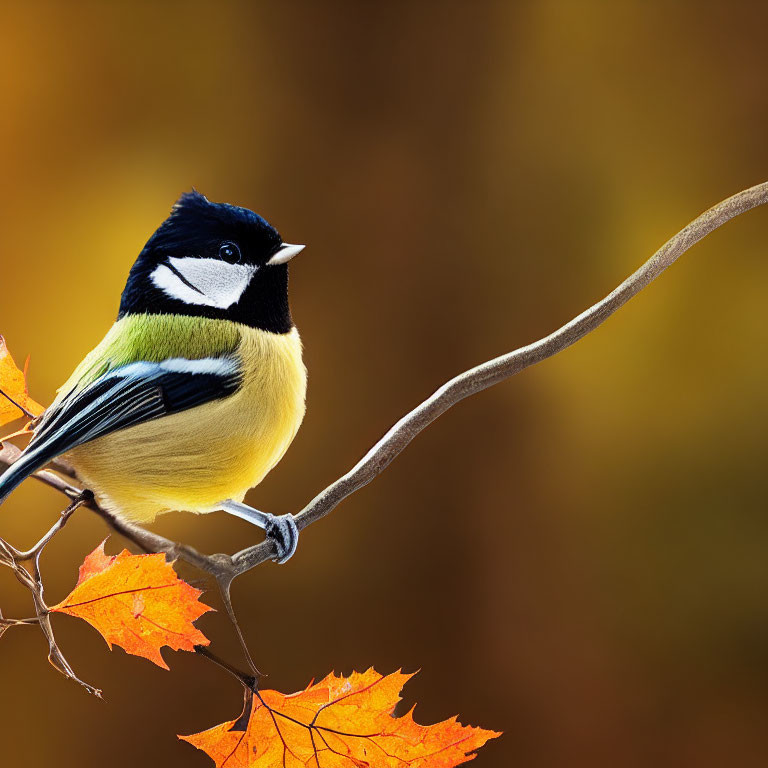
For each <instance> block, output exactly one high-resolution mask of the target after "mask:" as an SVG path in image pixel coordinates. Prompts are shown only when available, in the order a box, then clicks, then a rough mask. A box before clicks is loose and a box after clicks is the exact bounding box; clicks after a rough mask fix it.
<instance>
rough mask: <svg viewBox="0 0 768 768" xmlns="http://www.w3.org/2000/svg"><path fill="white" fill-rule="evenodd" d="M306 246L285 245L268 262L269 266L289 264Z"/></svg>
mask: <svg viewBox="0 0 768 768" xmlns="http://www.w3.org/2000/svg"><path fill="white" fill-rule="evenodd" d="M305 247H306V246H303V245H291V244H290V243H283V244H282V245H281V246H280V248H279V249H278V251H277V253H276V254H275V255H274V256H273V257H272V258H271V259H270V260H269V261H268V262H267V264H268V265H269V266H274V265H275V264H285V263H287V262H289V261H290V260H291V259H292V258H293V257H294V256H295V255H296V254H297V253H301V252H302V251H303V250H304V248H305Z"/></svg>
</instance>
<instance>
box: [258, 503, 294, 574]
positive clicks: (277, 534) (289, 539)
mask: <svg viewBox="0 0 768 768" xmlns="http://www.w3.org/2000/svg"><path fill="white" fill-rule="evenodd" d="M264 530H265V532H266V534H267V538H268V539H271V540H272V541H274V542H275V546H276V547H277V556H276V557H274V558H273V560H274V562H276V563H285V562H286V561H288V560H290V558H291V557H292V556H293V553H294V552H295V551H296V547H297V546H298V543H299V529H298V528H297V527H296V521H295V520H294V517H293V515H269V520H268V521H267V524H266V527H265V528H264Z"/></svg>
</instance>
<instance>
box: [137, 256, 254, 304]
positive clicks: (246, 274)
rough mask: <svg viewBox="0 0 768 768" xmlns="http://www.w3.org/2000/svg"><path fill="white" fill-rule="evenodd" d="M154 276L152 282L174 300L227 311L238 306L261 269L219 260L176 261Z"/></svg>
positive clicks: (179, 259)
mask: <svg viewBox="0 0 768 768" xmlns="http://www.w3.org/2000/svg"><path fill="white" fill-rule="evenodd" d="M168 261H169V263H170V266H169V265H168V264H161V265H160V266H159V267H157V268H156V269H155V271H154V272H153V273H152V275H151V277H152V282H153V283H154V284H155V285H156V286H157V287H158V288H159V289H160V290H161V291H163V293H165V294H166V295H167V296H170V297H171V298H172V299H177V300H178V301H183V302H184V303H185V304H202V305H204V306H207V307H217V308H218V309H228V308H229V307H231V306H232V305H233V304H236V303H237V302H238V301H239V300H240V297H241V296H242V295H243V293H244V292H245V289H246V288H247V287H248V283H250V282H251V278H252V277H253V276H254V274H255V273H256V270H257V269H258V267H255V266H252V265H247V264H229V263H227V262H226V261H221V260H220V259H197V258H194V257H187V258H176V257H174V256H171V258H169V259H168Z"/></svg>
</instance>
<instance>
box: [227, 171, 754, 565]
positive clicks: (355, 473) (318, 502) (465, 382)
mask: <svg viewBox="0 0 768 768" xmlns="http://www.w3.org/2000/svg"><path fill="white" fill-rule="evenodd" d="M766 202H768V182H764V183H763V184H758V185H757V186H754V187H750V188H749V189H745V190H744V191H743V192H739V193H738V194H735V195H733V197H729V198H728V199H727V200H723V202H721V203H718V204H717V205H716V206H714V207H713V208H710V209H709V210H708V211H705V212H704V213H702V214H701V216H699V217H698V218H696V219H694V220H693V221H692V222H691V223H690V224H689V225H688V226H687V227H686V228H685V229H683V230H681V231H680V232H678V233H677V234H676V235H675V236H674V237H673V238H671V239H670V240H668V241H667V242H666V243H665V244H664V245H663V246H662V247H661V248H659V250H658V251H656V253H655V254H654V255H653V256H651V258H650V259H648V261H646V262H645V264H643V266H642V267H640V269H638V270H637V271H636V272H634V273H633V274H632V275H630V276H629V277H628V278H627V279H626V280H625V281H624V282H623V283H622V284H621V285H620V286H619V287H618V288H616V290H614V291H612V292H611V293H609V294H608V295H607V296H606V297H605V298H604V299H603V300H602V301H598V302H597V304H593V305H592V306H591V307H590V308H589V309H587V310H586V311H584V312H582V313H581V314H580V315H579V316H578V317H575V318H574V319H573V320H571V321H570V322H569V323H566V324H565V325H564V326H562V327H561V328H558V329H557V330H556V331H555V332H554V333H551V334H549V336H545V337H544V338H543V339H539V340H538V341H535V342H533V344H529V345H528V346H525V347H520V349H516V350H515V351H514V352H510V353H508V354H506V355H501V356H500V357H497V358H494V359H493V360H489V361H488V362H486V363H482V364H481V365H478V366H476V367H475V368H471V369H470V370H468V371H465V372H464V373H460V374H459V375H458V376H456V377H454V378H453V379H451V380H450V381H448V382H446V383H445V384H443V386H442V387H440V389H438V390H437V391H436V392H435V393H434V394H433V395H431V396H430V397H428V398H427V399H426V400H425V401H424V402H423V403H421V404H420V405H418V406H417V407H416V408H414V409H413V410H412V411H411V412H410V413H407V414H406V415H405V416H403V418H402V419H400V421H398V422H397V424H395V425H394V426H393V427H392V428H391V429H390V430H389V431H388V432H387V433H386V434H385V435H384V436H383V437H382V438H381V439H380V440H379V441H378V442H377V443H376V444H375V445H374V446H373V447H372V448H371V449H370V450H369V451H368V453H366V454H365V456H363V458H362V459H360V461H359V462H358V463H357V464H355V466H354V467H352V469H350V470H349V472H347V473H346V474H345V475H344V476H343V477H340V478H339V479H338V480H336V481H335V482H334V483H331V485H329V486H328V487H327V488H326V489H325V490H323V491H321V492H320V493H319V494H318V495H317V496H315V498H314V499H312V501H310V502H309V504H307V506H306V507H304V509H302V510H301V512H300V513H299V514H298V516H297V517H296V525H297V526H298V528H299V530H301V529H303V528H306V527H307V526H308V525H310V524H311V523H314V522H315V521H316V520H319V519H320V518H321V517H325V515H327V514H328V513H329V512H331V511H332V510H333V509H334V508H335V507H336V506H337V505H338V504H339V503H340V502H341V501H343V500H344V499H345V498H347V496H349V495H350V494H352V493H354V492H355V491H358V490H360V488H362V487H363V486H365V485H367V484H368V483H370V482H371V480H373V479H374V478H375V477H376V476H377V475H379V474H381V472H383V471H384V470H385V469H386V468H387V467H388V466H389V464H390V463H391V462H392V460H393V459H394V458H395V457H396V456H397V455H398V454H400V453H401V451H403V450H404V449H405V447H406V446H407V445H408V444H409V443H410V442H411V440H413V438H414V437H416V435H418V434H419V432H421V431H422V430H423V429H424V428H426V427H428V426H429V425H430V424H431V423H432V422H433V421H434V420H435V419H436V418H437V417H438V416H441V415H442V414H444V413H445V412H446V411H447V410H448V409H449V408H450V407H451V406H453V405H455V404H456V403H458V402H459V401H460V400H463V399H464V398H465V397H469V396H470V395H474V394H476V393H477V392H481V391H482V390H484V389H487V388H488V387H491V386H493V385H494V384H498V383H499V382H501V381H504V380H505V379H508V378H510V377H511V376H514V375H515V374H516V373H520V371H522V370H524V369H525V368H528V367H529V366H531V365H534V364H535V363H540V362H541V361H542V360H546V359H547V358H549V357H552V356H553V355H556V354H557V353H558V352H562V351H563V350H564V349H566V348H567V347H570V346H571V344H573V343H575V342H577V341H578V340H579V339H581V338H582V337H583V336H586V335H587V334H588V333H589V332H590V331H594V330H595V328H597V327H598V326H599V325H601V324H602V323H603V322H605V320H607V319H608V318H609V317H610V316H611V315H612V314H613V313H614V312H615V311H616V310H617V309H619V308H621V307H623V306H624V305H625V304H626V303H627V302H628V301H629V300H630V299H631V298H632V297H633V296H636V295H637V294H638V293H640V291H642V290H643V288H645V287H646V286H647V285H648V284H649V283H651V282H652V281H653V280H655V279H656V278H657V277H658V276H659V275H660V274H661V273H662V272H663V271H664V270H665V269H667V267H669V266H671V265H672V264H674V262H675V261H677V259H678V258H679V257H680V256H682V254H684V253H685V252H686V251H687V250H688V249H689V248H690V247H691V246H693V245H695V244H696V243H698V242H699V240H701V239H703V238H704V237H706V236H707V235H708V234H709V233H710V232H712V231H714V230H715V229H717V228H718V227H720V226H722V225H723V224H725V223H726V222H727V221H730V220H731V219H732V218H734V217H735V216H738V215H739V214H741V213H744V212H745V211H749V210H751V209H752V208H756V207H757V206H759V205H763V204H764V203H766ZM274 552H275V550H274V546H273V545H272V544H271V542H262V543H261V544H258V545H256V546H255V547H249V548H248V549H245V550H243V551H242V552H239V553H238V554H237V555H235V556H234V557H233V561H234V564H235V567H236V568H237V570H238V572H240V573H242V572H244V571H247V570H249V569H250V568H253V567H254V566H256V565H258V564H259V563H261V562H263V561H264V560H268V559H270V558H271V557H273V555H274Z"/></svg>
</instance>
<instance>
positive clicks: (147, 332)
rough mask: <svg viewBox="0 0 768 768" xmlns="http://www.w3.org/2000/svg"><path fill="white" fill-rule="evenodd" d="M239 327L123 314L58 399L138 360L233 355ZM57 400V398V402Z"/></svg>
mask: <svg viewBox="0 0 768 768" xmlns="http://www.w3.org/2000/svg"><path fill="white" fill-rule="evenodd" d="M239 343H240V326H239V324H237V323H232V322H229V321H227V320H209V319H207V318H201V317H189V316H186V315H145V314H139V315H126V316H125V317H123V318H121V319H120V320H118V321H117V322H116V323H115V324H114V325H113V326H112V328H110V330H109V332H108V333H107V335H106V336H105V337H104V338H103V340H102V341H101V343H100V344H99V345H98V346H97V347H96V348H95V349H94V350H93V351H92V352H90V353H89V354H88V355H86V357H85V359H84V360H83V361H82V362H81V363H80V365H78V367H77V368H76V369H75V371H74V373H73V374H72V375H71V376H70V377H69V379H68V381H67V382H66V383H65V384H64V385H63V386H62V387H60V388H59V397H61V396H63V395H66V394H67V393H68V392H70V391H71V390H72V389H82V388H83V387H85V386H87V385H88V384H90V383H91V382H92V381H94V380H95V379H97V378H98V377H99V376H102V375H103V374H104V373H106V372H107V371H108V370H110V369H114V368H119V367H120V366H122V365H127V364H128V363H135V362H138V361H140V360H146V361H148V362H153V363H159V362H161V361H163V360H167V359H168V358H170V357H185V358H187V359H190V360H199V359H200V358H203V357H224V356H227V355H232V354H233V353H234V352H235V350H236V349H237V347H238V344H239ZM58 399H59V398H57V401H58Z"/></svg>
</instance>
